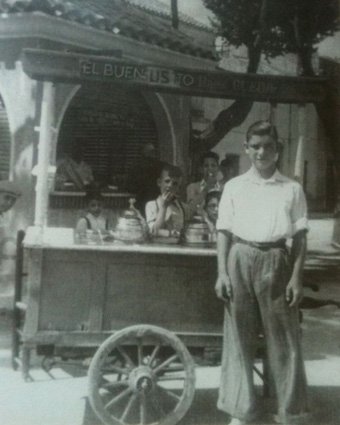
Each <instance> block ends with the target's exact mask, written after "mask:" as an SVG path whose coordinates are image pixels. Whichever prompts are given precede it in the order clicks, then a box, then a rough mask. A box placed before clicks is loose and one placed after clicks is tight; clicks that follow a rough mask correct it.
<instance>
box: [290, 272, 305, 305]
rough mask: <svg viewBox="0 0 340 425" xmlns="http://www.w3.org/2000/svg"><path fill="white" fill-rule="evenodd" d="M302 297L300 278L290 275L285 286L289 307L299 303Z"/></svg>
mask: <svg viewBox="0 0 340 425" xmlns="http://www.w3.org/2000/svg"><path fill="white" fill-rule="evenodd" d="M302 298H303V287H302V283H301V281H300V279H297V278H295V277H292V278H291V279H290V281H289V282H288V285H287V288H286V300H287V302H288V305H289V307H294V306H297V305H299V303H300V301H301V300H302Z"/></svg>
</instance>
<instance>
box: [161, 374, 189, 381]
mask: <svg viewBox="0 0 340 425" xmlns="http://www.w3.org/2000/svg"><path fill="white" fill-rule="evenodd" d="M184 379H185V375H180V376H178V375H172V376H168V375H162V376H160V377H159V378H157V381H165V382H166V381H180V380H184Z"/></svg>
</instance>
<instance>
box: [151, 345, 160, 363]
mask: <svg viewBox="0 0 340 425" xmlns="http://www.w3.org/2000/svg"><path fill="white" fill-rule="evenodd" d="M160 349H161V346H160V345H156V347H155V348H154V349H153V351H152V353H151V356H150V359H149V363H148V366H150V367H152V363H153V361H154V360H155V358H156V356H157V354H158V352H159V350H160Z"/></svg>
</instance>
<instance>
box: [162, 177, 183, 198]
mask: <svg viewBox="0 0 340 425" xmlns="http://www.w3.org/2000/svg"><path fill="white" fill-rule="evenodd" d="M157 183H158V187H159V190H160V192H161V194H162V195H163V194H165V193H167V192H171V193H172V194H173V195H174V197H176V196H178V193H179V189H180V185H181V177H179V176H171V175H169V172H168V171H163V172H162V175H161V177H160V178H159V179H158V181H157Z"/></svg>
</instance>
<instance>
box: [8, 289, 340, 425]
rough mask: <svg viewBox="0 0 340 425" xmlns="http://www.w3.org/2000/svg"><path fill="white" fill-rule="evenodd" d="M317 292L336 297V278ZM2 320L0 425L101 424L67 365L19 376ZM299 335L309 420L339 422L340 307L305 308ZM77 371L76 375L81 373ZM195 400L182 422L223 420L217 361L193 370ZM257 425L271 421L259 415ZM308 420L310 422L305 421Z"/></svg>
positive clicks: (195, 424) (82, 383)
mask: <svg viewBox="0 0 340 425" xmlns="http://www.w3.org/2000/svg"><path fill="white" fill-rule="evenodd" d="M318 297H319V298H333V299H335V300H337V301H340V282H339V283H337V282H333V283H328V284H325V285H323V286H322V287H321V290H320V292H319V294H318ZM0 319H1V326H0V424H1V425H99V422H98V420H97V419H96V418H95V417H94V415H93V413H92V412H91V410H90V408H89V406H88V404H87V397H86V395H87V378H86V376H83V374H78V377H74V376H77V374H76V373H75V371H74V372H72V371H71V370H70V369H68V372H66V371H65V370H62V369H60V368H56V369H54V370H53V375H54V378H55V379H52V378H51V377H50V376H48V375H47V374H46V373H45V372H43V371H42V370H41V369H40V368H38V367H34V368H33V371H32V375H33V377H34V379H35V381H34V382H32V383H25V382H23V380H22V378H21V375H20V373H19V372H14V371H13V370H12V369H11V367H10V351H9V346H10V334H9V329H10V323H9V321H8V318H7V317H6V316H1V317H0ZM303 341H304V349H305V359H306V368H307V375H308V381H309V388H310V403H311V407H312V410H313V413H314V419H313V421H311V422H309V424H310V425H339V424H340V309H337V308H336V307H334V306H325V307H321V308H319V309H317V310H308V311H305V312H304V321H303ZM79 375H80V376H79ZM197 375H198V384H197V391H196V395H195V399H194V402H193V405H192V407H191V409H190V411H189V413H188V414H187V416H186V417H185V418H184V419H183V420H182V421H181V424H182V425H208V424H209V425H212V424H216V425H220V424H221V425H222V424H226V423H227V422H228V420H227V417H226V416H225V415H224V414H222V413H220V412H218V411H217V410H216V407H215V403H216V397H217V386H218V378H219V368H218V367H205V368H199V369H198V370H197ZM257 424H261V425H269V424H272V421H271V420H270V419H269V418H268V419H265V418H264V419H263V420H261V422H257ZM309 424H308V425H309Z"/></svg>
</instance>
